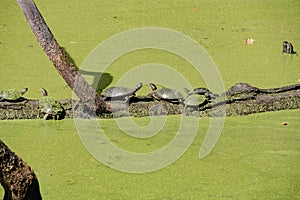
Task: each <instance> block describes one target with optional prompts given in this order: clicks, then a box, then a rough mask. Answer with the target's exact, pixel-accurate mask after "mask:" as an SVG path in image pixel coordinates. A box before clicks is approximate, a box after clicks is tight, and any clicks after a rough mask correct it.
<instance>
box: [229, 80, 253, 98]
mask: <svg viewBox="0 0 300 200" xmlns="http://www.w3.org/2000/svg"><path fill="white" fill-rule="evenodd" d="M252 92H254V93H259V89H258V88H257V87H253V86H251V85H250V84H249V83H236V84H235V85H233V86H232V87H231V88H230V89H229V90H228V91H227V92H225V94H226V95H234V94H239V93H252Z"/></svg>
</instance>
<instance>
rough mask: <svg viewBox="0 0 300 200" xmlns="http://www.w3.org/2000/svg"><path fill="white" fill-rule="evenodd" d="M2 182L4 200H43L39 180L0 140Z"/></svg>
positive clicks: (0, 173)
mask: <svg viewBox="0 0 300 200" xmlns="http://www.w3.org/2000/svg"><path fill="white" fill-rule="evenodd" d="M0 182H1V185H2V186H3V188H4V198H3V199H4V200H41V199H42V196H41V194H40V188H39V182H38V179H37V177H36V175H35V173H34V172H33V170H32V169H31V168H30V166H29V165H28V164H27V163H25V162H23V161H22V159H21V158H20V157H19V156H17V155H16V154H15V153H14V152H12V151H11V150H10V149H9V148H8V147H7V146H6V145H5V144H4V142H2V140H0Z"/></svg>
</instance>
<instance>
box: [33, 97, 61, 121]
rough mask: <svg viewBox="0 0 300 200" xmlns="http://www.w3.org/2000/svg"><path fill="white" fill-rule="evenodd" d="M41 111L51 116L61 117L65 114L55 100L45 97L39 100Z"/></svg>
mask: <svg viewBox="0 0 300 200" xmlns="http://www.w3.org/2000/svg"><path fill="white" fill-rule="evenodd" d="M39 108H40V111H41V112H42V113H44V114H49V115H51V116H59V115H61V114H62V112H63V107H62V106H61V104H60V103H59V102H58V101H56V100H55V99H53V98H51V97H48V96H45V97H43V98H42V99H41V100H39Z"/></svg>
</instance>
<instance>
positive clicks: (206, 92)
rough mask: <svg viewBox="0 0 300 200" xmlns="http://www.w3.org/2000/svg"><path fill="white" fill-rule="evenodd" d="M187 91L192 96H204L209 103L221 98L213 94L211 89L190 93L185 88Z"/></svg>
mask: <svg viewBox="0 0 300 200" xmlns="http://www.w3.org/2000/svg"><path fill="white" fill-rule="evenodd" d="M185 91H186V92H187V94H188V95H192V94H198V95H204V96H205V98H206V100H207V101H211V100H212V99H215V98H217V97H219V95H217V94H215V93H212V92H211V91H210V90H209V89H207V88H204V87H199V88H195V89H194V90H193V91H189V90H188V89H186V88H185Z"/></svg>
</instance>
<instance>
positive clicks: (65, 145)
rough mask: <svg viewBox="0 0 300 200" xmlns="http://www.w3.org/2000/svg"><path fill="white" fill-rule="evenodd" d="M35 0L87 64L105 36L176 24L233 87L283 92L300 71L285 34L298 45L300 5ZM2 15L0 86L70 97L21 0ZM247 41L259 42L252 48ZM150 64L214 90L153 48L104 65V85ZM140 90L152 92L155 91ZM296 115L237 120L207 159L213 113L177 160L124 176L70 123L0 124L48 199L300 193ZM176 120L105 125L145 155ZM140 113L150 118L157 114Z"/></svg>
mask: <svg viewBox="0 0 300 200" xmlns="http://www.w3.org/2000/svg"><path fill="white" fill-rule="evenodd" d="M35 2H36V4H37V6H38V8H39V9H40V11H41V13H42V14H43V16H44V18H45V20H46V22H47V24H48V25H49V26H50V28H51V30H52V32H53V33H54V35H55V37H56V39H57V40H58V41H59V43H60V44H61V45H62V46H63V47H64V48H65V49H66V50H67V52H68V53H69V54H70V55H71V57H72V59H73V60H74V62H75V63H76V64H77V65H78V66H80V64H81V63H82V62H83V61H84V59H85V58H86V57H87V55H88V54H89V52H90V51H91V50H92V49H93V48H95V47H96V46H97V45H98V44H99V43H100V42H102V41H104V40H106V39H107V38H109V37H111V36H113V35H115V34H117V33H120V32H122V31H127V30H129V29H132V28H142V27H149V26H150V27H162V28H169V29H174V30H177V31H179V32H182V33H184V34H186V35H187V36H189V37H191V38H193V39H194V40H196V41H197V42H198V43H199V44H200V45H202V46H203V47H204V48H205V49H206V50H207V52H208V53H209V54H210V55H211V57H212V58H213V60H214V61H215V62H216V64H217V66H218V68H219V70H220V73H221V75H222V78H223V80H224V85H225V87H226V89H228V88H229V87H231V86H232V85H233V84H235V83H236V82H249V83H250V84H251V85H253V86H257V87H260V88H270V87H279V86H283V85H289V84H294V83H296V81H297V80H298V79H299V78H300V77H299V65H300V59H299V58H300V57H298V56H296V55H294V56H290V55H282V54H281V45H282V41H283V40H288V41H290V42H292V43H293V44H294V47H295V50H296V51H298V52H299V51H300V50H299V49H300V43H299V34H298V33H299V32H300V30H299V28H300V2H299V1H296V0H291V1H290V0H282V1H256V0H255V1H251V3H249V2H245V1H240V0H236V1H229V0H218V1H211V0H209V1H194V0H188V1H184V2H182V1H177V0H176V1H169V0H168V1H136V0H126V1H57V0H54V1H40V0H36V1H35ZM0 10H1V12H0V51H1V53H0V58H1V59H0V80H1V81H0V89H1V90H2V89H9V88H16V89H22V88H24V87H28V88H29V91H28V93H26V95H25V97H27V98H32V99H39V98H41V94H40V92H39V91H40V88H41V87H44V88H46V89H47V91H48V92H49V95H50V96H53V97H54V98H56V99H64V98H70V97H71V96H72V95H71V90H70V89H69V88H68V87H67V85H66V84H65V82H64V80H62V78H61V77H60V76H59V74H58V73H57V72H56V70H55V69H54V67H53V66H52V65H51V63H50V61H49V60H48V58H47V57H46V56H45V54H44V53H43V51H42V50H41V48H40V47H39V45H38V44H37V42H36V39H35V37H34V36H33V34H32V32H31V30H30V29H29V26H28V25H27V22H26V21H25V19H24V16H23V15H22V13H21V11H20V9H19V7H18V6H17V4H16V2H15V1H8V0H3V1H0ZM246 38H254V39H255V43H254V44H253V45H245V44H244V41H245V39H246ZM153 62H154V63H162V64H166V65H169V66H171V67H173V68H174V69H176V70H177V71H179V72H180V73H182V74H183V75H184V76H185V77H187V78H188V80H189V81H190V82H191V84H192V86H193V87H200V86H202V87H203V86H205V83H204V81H203V78H202V77H201V76H200V75H198V73H195V70H194V69H193V67H192V66H191V65H190V64H189V63H187V62H186V61H185V60H183V59H182V58H180V57H178V56H176V55H173V54H169V53H168V52H162V51H160V50H153V49H145V50H141V51H134V52H131V53H129V54H127V55H124V56H122V57H120V58H119V59H117V60H116V61H115V62H114V63H112V65H111V66H109V68H108V70H107V71H106V72H105V73H107V75H108V77H110V78H109V79H107V80H105V85H106V86H112V85H114V84H116V83H117V82H118V80H119V78H120V77H122V76H123V74H124V73H125V72H127V71H128V70H130V69H133V68H134V67H135V66H138V65H141V64H145V63H153ZM158 76H159V74H158ZM134 78H138V79H139V80H137V81H136V82H140V81H142V80H141V79H142V77H134ZM102 89H103V88H102ZM139 92H140V93H139V94H147V93H149V92H150V87H149V88H143V89H142V90H141V91H139ZM299 116H300V113H299V110H292V111H280V112H272V113H262V114H254V115H250V116H243V117H228V118H227V119H226V122H225V127H224V129H223V132H222V135H221V137H220V140H219V141H218V143H217V145H216V147H215V148H214V150H213V151H212V152H211V153H210V154H209V156H207V157H206V158H205V159H203V160H199V159H198V153H199V150H200V146H201V144H202V142H203V138H204V136H205V133H206V130H207V128H208V124H209V119H208V118H204V119H202V120H201V126H200V127H201V128H200V129H199V130H198V134H197V136H196V138H195V140H194V142H193V144H192V145H191V147H190V148H189V149H188V151H187V152H186V153H185V154H184V155H183V156H182V157H181V158H180V159H179V160H177V161H176V162H175V163H173V164H172V165H170V166H168V167H166V168H164V169H162V170H159V171H156V172H152V173H147V174H128V173H123V172H119V171H116V170H112V169H110V168H109V167H107V166H105V165H104V164H102V163H100V162H98V161H97V160H96V159H95V158H93V157H92V156H91V155H90V154H89V153H88V152H87V150H86V149H85V148H84V146H83V145H82V143H81V141H80V139H79V137H78V134H77V132H76V127H75V124H74V121H73V120H61V121H52V120H50V121H42V120H20V121H1V122H0V138H1V139H2V140H3V141H4V142H5V143H6V144H7V145H8V146H9V147H10V148H11V149H12V150H13V151H15V152H16V153H17V154H18V155H20V156H21V157H22V158H23V159H24V160H25V161H26V162H28V163H29V165H30V166H31V167H33V169H34V170H35V172H36V173H37V176H38V179H39V181H40V185H41V192H42V196H43V198H44V199H53V200H57V199H76V200H77V199H218V198H222V199H298V198H300V193H299V191H300V188H299V183H300V179H299V177H300V171H299V163H300V160H299V153H300V149H299V130H300V127H299V125H300V121H299V119H300V118H299ZM167 118H168V120H169V124H168V125H167V126H166V128H165V129H164V130H163V131H162V132H161V133H160V134H158V135H157V136H155V137H153V138H149V139H147V140H146V139H145V140H138V139H134V138H131V137H129V136H128V135H126V134H124V132H122V131H120V130H119V128H118V127H117V126H116V124H115V123H114V121H113V120H103V121H102V120H101V121H100V122H99V123H100V124H101V126H102V127H103V129H104V130H105V131H107V135H108V137H109V138H110V139H111V140H112V142H114V143H115V144H117V145H119V146H120V147H122V148H125V149H128V150H131V151H134V150H135V151H137V152H143V151H145V152H147V151H153V150H155V149H157V148H160V147H162V146H164V145H165V144H167V143H168V142H169V141H170V139H171V138H172V137H173V135H174V132H175V131H176V127H178V121H179V120H180V117H179V116H169V117H167ZM134 120H135V121H136V122H137V124H141V125H145V124H147V123H149V118H141V119H134ZM284 121H287V122H288V125H285V126H284V125H282V124H281V122H284ZM2 194H3V190H2V188H0V195H2Z"/></svg>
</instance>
